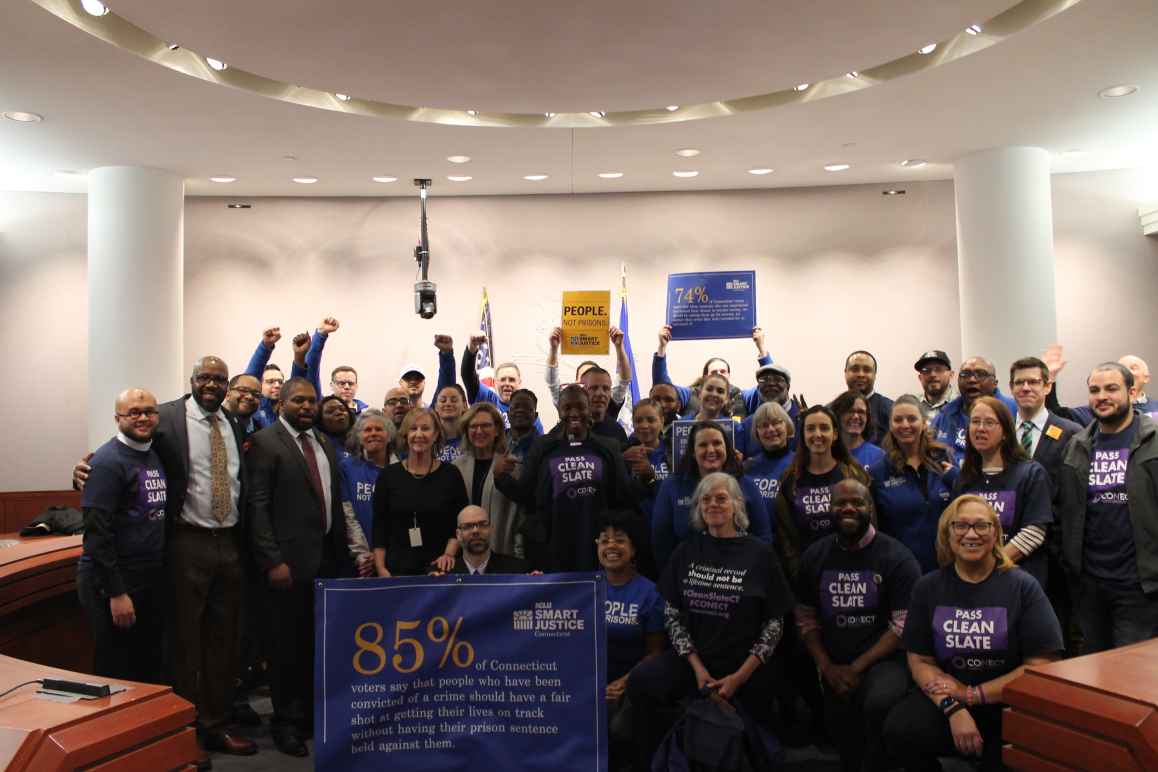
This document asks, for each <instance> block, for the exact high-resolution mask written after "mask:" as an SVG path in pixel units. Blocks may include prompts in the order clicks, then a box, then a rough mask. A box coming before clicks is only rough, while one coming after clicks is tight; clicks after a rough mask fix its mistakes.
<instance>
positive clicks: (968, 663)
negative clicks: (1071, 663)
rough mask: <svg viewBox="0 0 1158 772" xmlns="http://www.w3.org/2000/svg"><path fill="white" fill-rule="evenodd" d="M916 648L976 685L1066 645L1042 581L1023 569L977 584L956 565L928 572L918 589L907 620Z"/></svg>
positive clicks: (911, 646)
mask: <svg viewBox="0 0 1158 772" xmlns="http://www.w3.org/2000/svg"><path fill="white" fill-rule="evenodd" d="M904 644H905V648H907V649H908V650H909V651H910V652H912V653H914V654H921V655H923V656H929V657H935V658H936V660H937V666H938V667H940V668H941V669H942V670H944V671H945V672H946V673H948V674H949V675H951V676H953V677H954V678H956V679H957V680H958V681H960V682H961V683H963V684H966V685H968V686H976V685H978V684H982V683H985V682H986V681H990V680H992V679H994V678H997V677H999V676H1003V675H1005V674H1006V673H1008V672H1009V671H1011V670H1014V669H1016V668H1018V667H1020V666H1021V664H1022V663H1023V662H1024V661H1025V659H1026V657H1040V656H1046V655H1049V654H1054V653H1057V652H1060V651H1061V650H1062V648H1063V643H1062V636H1061V627H1060V626H1059V625H1058V621H1057V617H1056V616H1055V615H1054V613H1053V607H1052V606H1051V605H1050V603H1049V600H1048V599H1047V598H1046V597H1045V592H1044V591H1043V590H1042V589H1041V585H1040V584H1038V582H1037V580H1036V579H1034V578H1033V577H1032V576H1030V575H1029V574H1027V573H1026V572H1025V571H1023V570H1021V569H1020V568H1011V569H1010V570H1008V571H1004V572H998V571H994V572H993V573H992V574H990V575H989V576H988V577H987V578H986V579H985V580H984V581H983V582H979V583H977V584H971V583H969V582H966V581H964V580H963V579H961V577H959V576H958V575H957V570H956V569H955V568H954V567H953V565H948V566H945V567H944V568H941V569H939V570H937V571H934V572H933V573H930V574H926V575H925V576H923V577H921V579H920V581H918V582H917V586H916V587H914V588H913V596H912V599H911V600H910V602H909V614H908V618H907V619H906V620H905V635H904Z"/></svg>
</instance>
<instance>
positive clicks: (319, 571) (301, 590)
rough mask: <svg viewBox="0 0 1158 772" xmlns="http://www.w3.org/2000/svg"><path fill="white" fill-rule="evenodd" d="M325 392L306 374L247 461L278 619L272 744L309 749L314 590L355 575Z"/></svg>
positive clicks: (252, 511)
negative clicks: (317, 584)
mask: <svg viewBox="0 0 1158 772" xmlns="http://www.w3.org/2000/svg"><path fill="white" fill-rule="evenodd" d="M317 402H318V396H317V392H316V391H315V390H314V387H313V384H311V383H310V382H309V381H308V380H307V379H305V378H291V379H290V380H288V381H286V382H285V385H283V386H282V390H281V417H280V418H279V419H278V420H277V421H275V422H274V423H272V424H270V425H269V426H267V427H266V428H264V429H262V430H261V431H259V432H257V433H256V434H254V435H253V437H252V438H251V442H252V446H251V447H250V450H249V456H248V458H247V459H246V462H247V465H248V469H249V488H248V503H249V516H250V518H251V526H252V527H251V530H252V538H253V548H254V553H255V559H256V561H257V564H258V567H259V568H260V569H261V571H262V572H263V573H264V575H265V579H266V583H265V584H266V586H265V598H266V601H267V605H268V608H269V615H270V652H269V655H270V672H269V681H270V690H271V693H272V697H273V725H272V733H273V740H274V744H275V745H277V747H278V750H280V751H282V752H283V753H286V754H289V755H291V756H305V755H307V753H308V752H309V751H308V750H307V748H306V746H305V742H304V740H305V739H307V738H308V737H309V736H310V735H311V734H312V722H313V708H314V704H313V686H314V671H313V663H314V588H313V580H314V579H315V578H318V577H337V576H353V574H354V572H353V565H352V562H351V560H350V554H349V549H348V548H347V546H346V521H345V518H344V516H343V515H342V494H341V488H340V485H339V468H338V459H337V456H336V455H335V453H334V448H333V446H332V445H331V444H330V442H329V441H328V440H327V439H326V437H325V436H324V435H323V434H321V433H319V432H317V431H316V430H315V429H314V428H313V427H314V421H315V419H316V417H317Z"/></svg>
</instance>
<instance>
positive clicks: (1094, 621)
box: [1077, 576, 1158, 654]
mask: <svg viewBox="0 0 1158 772" xmlns="http://www.w3.org/2000/svg"><path fill="white" fill-rule="evenodd" d="M1077 595H1078V602H1077V617H1078V624H1079V625H1080V626H1081V628H1082V640H1083V647H1084V653H1086V654H1092V653H1094V652H1096V651H1106V650H1108V649H1114V648H1117V647H1119V646H1127V645H1129V644H1131V643H1138V642H1140V641H1148V640H1150V639H1151V638H1155V637H1158V593H1151V594H1149V595H1147V594H1145V593H1143V592H1142V589H1141V588H1135V589H1131V590H1126V589H1121V588H1118V587H1114V586H1113V585H1109V584H1104V583H1102V582H1099V581H1098V580H1097V579H1093V578H1092V577H1089V576H1083V577H1082V580H1081V584H1080V586H1079V587H1078V592H1077Z"/></svg>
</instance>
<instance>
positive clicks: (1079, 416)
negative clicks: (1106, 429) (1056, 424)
mask: <svg viewBox="0 0 1158 772" xmlns="http://www.w3.org/2000/svg"><path fill="white" fill-rule="evenodd" d="M1041 358H1042V359H1043V360H1045V363H1046V366H1047V367H1049V374H1050V378H1051V379H1052V380H1053V381H1054V382H1055V383H1056V382H1057V377H1058V375H1059V374H1060V373H1061V371H1062V370H1064V369H1065V366H1066V360H1065V352H1064V350H1063V349H1062V347H1061V346H1060V345H1058V344H1056V343H1055V344H1054V345H1052V346H1050V347H1049V348H1047V349H1046V350H1045V353H1044V354H1042V357H1041ZM1118 364H1120V365H1122V366H1123V367H1125V368H1126V369H1128V370H1129V371H1130V372H1131V373H1132V374H1133V376H1134V385H1133V387H1132V388H1131V389H1130V398H1131V401H1132V402H1133V405H1134V409H1135V410H1137V411H1138V412H1139V413H1141V414H1142V415H1144V416H1147V417H1149V418H1153V419H1158V400H1156V399H1151V398H1150V395H1148V394H1147V393H1146V384H1148V383H1150V366H1149V365H1148V364H1146V360H1144V359H1142V357H1140V356H1138V355H1136V354H1124V355H1123V356H1122V357H1120V358H1119V359H1118ZM1045 406H1046V407H1047V408H1049V410H1050V412H1052V413H1057V414H1058V415H1060V416H1061V417H1062V418H1068V419H1069V420H1071V421H1076V422H1078V423H1079V424H1081V425H1082V426H1089V425H1090V424H1091V423H1093V422H1094V412H1093V411H1092V410H1091V409H1090V408H1089V406H1088V405H1075V406H1073V407H1062V405H1061V402H1060V401H1059V397H1058V395H1057V389H1056V388H1055V389H1054V390H1053V392H1052V393H1050V394H1048V395H1047V396H1046V400H1045Z"/></svg>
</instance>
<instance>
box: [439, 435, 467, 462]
mask: <svg viewBox="0 0 1158 772" xmlns="http://www.w3.org/2000/svg"><path fill="white" fill-rule="evenodd" d="M462 454H463V449H462V437H448V438H447V439H446V444H445V445H443V446H442V450H440V451H438V460H439V461H442V462H443V463H446V464H453V463H454V462H455V460H456V459H458V458H459V456H461V455H462Z"/></svg>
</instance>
